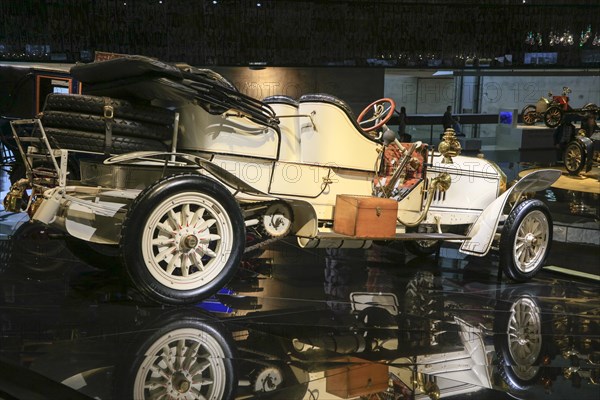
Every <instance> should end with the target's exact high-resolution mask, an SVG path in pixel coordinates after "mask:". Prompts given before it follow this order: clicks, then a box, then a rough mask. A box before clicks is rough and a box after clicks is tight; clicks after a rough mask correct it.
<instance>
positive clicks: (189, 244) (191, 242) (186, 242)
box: [183, 235, 199, 250]
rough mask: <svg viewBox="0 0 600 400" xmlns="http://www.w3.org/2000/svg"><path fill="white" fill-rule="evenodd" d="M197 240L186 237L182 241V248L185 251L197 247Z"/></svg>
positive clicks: (192, 236)
mask: <svg viewBox="0 0 600 400" xmlns="http://www.w3.org/2000/svg"><path fill="white" fill-rule="evenodd" d="M198 242H199V241H198V238H197V237H196V236H194V235H188V236H186V237H185V239H183V247H184V248H186V249H188V250H189V249H193V248H194V247H196V246H198Z"/></svg>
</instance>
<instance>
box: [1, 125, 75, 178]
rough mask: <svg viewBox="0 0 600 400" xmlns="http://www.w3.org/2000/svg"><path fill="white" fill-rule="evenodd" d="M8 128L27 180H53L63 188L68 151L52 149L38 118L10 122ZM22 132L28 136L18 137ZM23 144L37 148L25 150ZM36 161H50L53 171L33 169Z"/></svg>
mask: <svg viewBox="0 0 600 400" xmlns="http://www.w3.org/2000/svg"><path fill="white" fill-rule="evenodd" d="M10 126H11V129H12V134H13V138H14V139H15V143H16V145H17V148H18V149H19V153H20V154H21V158H22V160H23V162H24V164H25V169H26V175H27V178H28V179H30V180H32V179H33V178H35V177H40V178H42V177H43V178H53V179H57V180H58V185H59V186H61V187H65V186H66V184H67V175H68V170H67V161H68V155H69V150H66V149H53V148H52V146H51V145H50V142H49V141H48V136H47V135H46V131H45V130H44V127H43V126H42V122H41V121H40V119H38V118H34V119H21V120H17V121H11V123H10ZM27 127H31V129H30V130H29V131H28V130H27ZM23 132H27V133H28V134H29V135H19V133H23ZM36 132H39V133H40V136H39V137H38V136H33V135H34V134H35V133H36ZM24 143H31V144H37V145H39V147H38V146H27V150H25V148H24V147H23V144H24ZM36 159H44V160H46V161H50V162H51V164H52V168H53V169H54V171H51V170H49V169H35V168H34V160H36Z"/></svg>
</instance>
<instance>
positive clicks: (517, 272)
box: [500, 199, 552, 281]
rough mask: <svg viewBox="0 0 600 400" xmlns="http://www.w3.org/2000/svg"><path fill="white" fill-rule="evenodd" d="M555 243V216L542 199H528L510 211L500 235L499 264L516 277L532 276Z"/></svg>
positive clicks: (508, 273) (509, 274) (521, 278)
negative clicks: (551, 214)
mask: <svg viewBox="0 0 600 400" xmlns="http://www.w3.org/2000/svg"><path fill="white" fill-rule="evenodd" d="M551 243H552V218H551V217H550V212H549V211H548V207H547V206H546V205H545V204H544V203H542V202H541V201H539V200H534V199H530V200H525V201H523V202H522V203H520V204H519V205H517V206H516V207H515V208H514V209H513V210H512V211H511V213H510V214H509V216H508V218H507V219H506V223H505V224H504V227H503V229H502V234H501V237H500V265H501V267H502V270H503V271H504V273H505V274H506V276H508V277H509V278H511V279H513V280H515V281H526V280H529V279H531V278H532V277H533V276H534V275H535V274H537V273H538V272H539V270H540V269H541V268H542V266H543V264H544V261H545V259H546V256H547V255H548V252H549V250H550V244H551Z"/></svg>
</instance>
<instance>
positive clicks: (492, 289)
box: [0, 173, 600, 400]
mask: <svg viewBox="0 0 600 400" xmlns="http://www.w3.org/2000/svg"><path fill="white" fill-rule="evenodd" d="M7 185H8V182H7V179H6V177H5V176H3V174H1V173H0V191H6V189H7ZM548 192H553V193H552V195H553V196H554V197H553V198H552V199H549V198H548ZM577 193H580V192H577ZM584 195H585V196H587V197H590V196H592V195H589V194H584ZM575 197H577V196H573V195H572V193H571V192H568V191H566V190H561V189H549V190H548V191H547V192H545V193H540V194H539V197H537V199H538V200H541V201H545V202H546V203H547V205H548V207H549V210H550V213H551V215H552V217H553V219H554V220H555V221H560V224H561V226H571V227H574V226H575V224H579V225H578V226H581V225H585V226H588V225H592V224H595V225H598V223H597V221H598V216H597V212H598V210H597V209H596V211H595V212H594V213H591V214H590V211H589V209H588V208H584V207H576V208H575V207H571V203H572V202H573V201H574V200H578V198H575ZM587 197H586V199H587ZM592 197H594V198H597V196H592ZM579 200H582V199H579ZM584 200H585V199H584ZM579 203H581V201H580V202H579ZM579 203H578V204H579ZM575 211H576V212H577V214H573V213H574V212H575ZM0 221H2V222H3V223H2V224H0V233H2V235H0V250H1V252H0V255H1V257H0V293H1V294H2V295H1V296H0V322H1V323H0V338H1V340H0V343H1V346H0V347H1V349H2V357H1V358H0V393H4V391H5V390H10V393H11V396H9V397H8V398H19V399H37V398H51V399H93V398H97V399H106V400H110V399H114V400H121V399H154V398H156V399H158V398H181V399H202V398H205V399H215V400H217V399H223V400H225V399H226V400H230V399H231V400H242V399H257V398H260V399H267V398H268V399H276V400H280V399H281V400H314V399H319V400H340V399H358V398H369V399H398V400H399V399H432V398H445V397H451V398H452V399H453V400H467V399H469V400H472V399H507V400H508V399H514V398H521V399H522V398H527V399H550V400H552V399H564V398H567V397H570V398H576V399H597V398H599V397H600V386H598V385H597V384H596V382H597V379H596V377H597V371H598V363H599V362H600V360H599V359H598V351H597V349H599V348H600V325H599V324H598V323H597V321H598V310H599V309H600V277H599V275H600V273H599V271H598V269H599V268H598V265H597V252H598V246H597V245H590V244H587V243H586V242H585V241H583V240H580V239H578V240H564V241H560V242H557V241H556V235H555V237H554V240H553V243H552V251H551V252H550V255H549V257H548V258H547V260H546V262H545V267H544V268H543V270H542V271H540V273H539V274H538V275H536V276H535V278H534V279H532V280H531V281H530V282H527V283H516V282H513V281H510V280H508V279H507V278H506V277H504V276H503V275H502V274H499V268H498V256H497V254H490V255H488V256H487V257H485V258H477V257H470V256H466V255H464V254H461V253H459V252H458V249H457V245H456V244H452V243H448V244H444V245H443V246H442V247H441V249H440V251H439V253H438V254H437V255H431V256H429V257H416V256H414V255H411V254H410V253H409V252H408V251H407V250H406V248H405V245H404V244H402V243H395V244H388V243H385V242H378V243H375V244H374V245H373V246H372V247H371V248H369V249H300V248H298V247H297V246H296V245H294V244H293V243H292V241H291V240H288V239H283V240H280V241H278V242H275V243H271V244H270V245H269V246H267V247H264V248H263V249H260V250H256V251H253V252H251V253H250V254H247V255H246V256H245V257H244V259H243V260H242V262H241V267H240V268H239V269H238V271H237V272H236V275H235V276H234V277H233V278H232V280H231V281H230V282H229V283H228V284H227V285H226V286H225V287H224V288H222V289H221V290H220V291H219V292H218V294H216V295H214V296H213V297H211V298H209V299H207V300H205V301H203V302H201V303H197V304H194V305H190V306H185V307H184V306H177V307H176V306H159V305H157V304H155V303H152V302H149V301H148V300H146V299H145V298H144V296H142V295H141V294H140V293H139V292H137V291H136V290H135V289H134V288H133V287H132V286H131V285H130V284H128V283H127V279H125V277H124V272H123V271H122V270H120V268H119V263H118V259H116V257H114V256H112V257H111V255H110V254H106V253H105V254H103V255H102V257H100V256H99V254H100V253H98V251H100V249H99V248H98V249H95V250H94V248H91V247H88V248H87V250H86V251H87V252H86V253H82V248H81V246H80V245H79V246H77V243H74V242H72V241H68V240H66V238H65V236H64V235H61V234H53V232H47V231H44V230H42V231H40V230H35V225H34V224H29V223H28V222H27V221H26V215H25V214H15V213H7V212H4V211H1V210H0ZM29 228H32V229H29ZM590 229H591V228H589V227H588V228H587V230H590ZM593 229H594V231H595V232H600V228H598V227H594V228H593ZM40 232H44V234H43V235H40ZM82 254H87V255H88V257H87V258H86V259H85V260H84V259H83V257H82ZM574 255H576V256H574ZM514 332H516V333H517V335H518V339H519V340H514V335H513V333H514ZM573 383H575V384H573ZM0 397H2V396H0Z"/></svg>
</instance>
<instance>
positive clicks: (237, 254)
mask: <svg viewBox="0 0 600 400" xmlns="http://www.w3.org/2000/svg"><path fill="white" fill-rule="evenodd" d="M244 247H245V228H244V219H243V217H242V213H241V210H240V207H239V205H238V203H237V201H236V200H235V199H234V197H233V196H232V195H231V194H230V193H229V191H228V190H227V189H226V188H225V187H223V186H222V185H221V184H219V183H217V182H215V181H214V180H212V179H209V178H206V177H203V176H200V175H196V174H179V175H173V176H169V177H166V178H163V179H161V180H160V181H158V182H157V183H155V184H154V185H152V186H150V187H148V188H147V189H146V190H144V191H143V192H142V193H140V195H139V196H138V197H137V198H136V199H135V201H134V202H133V203H132V205H131V207H130V209H129V211H128V213H127V216H126V218H125V222H124V223H123V228H122V233H121V243H120V248H121V254H122V257H123V261H124V264H125V269H126V271H127V274H128V275H129V278H130V279H131V282H132V284H133V285H134V286H135V287H136V288H137V289H139V290H140V291H141V292H142V293H143V294H145V295H146V296H147V297H149V298H150V299H152V300H155V301H157V302H161V303H170V304H187V303H194V302H198V301H200V300H202V299H204V298H206V297H209V296H211V295H213V294H214V293H216V292H217V291H218V290H219V289H221V288H222V287H223V286H224V285H225V284H226V283H227V282H228V281H229V280H230V279H231V277H232V276H233V274H234V273H235V270H236V268H237V266H238V264H239V262H240V259H241V257H242V255H243V253H244Z"/></svg>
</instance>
